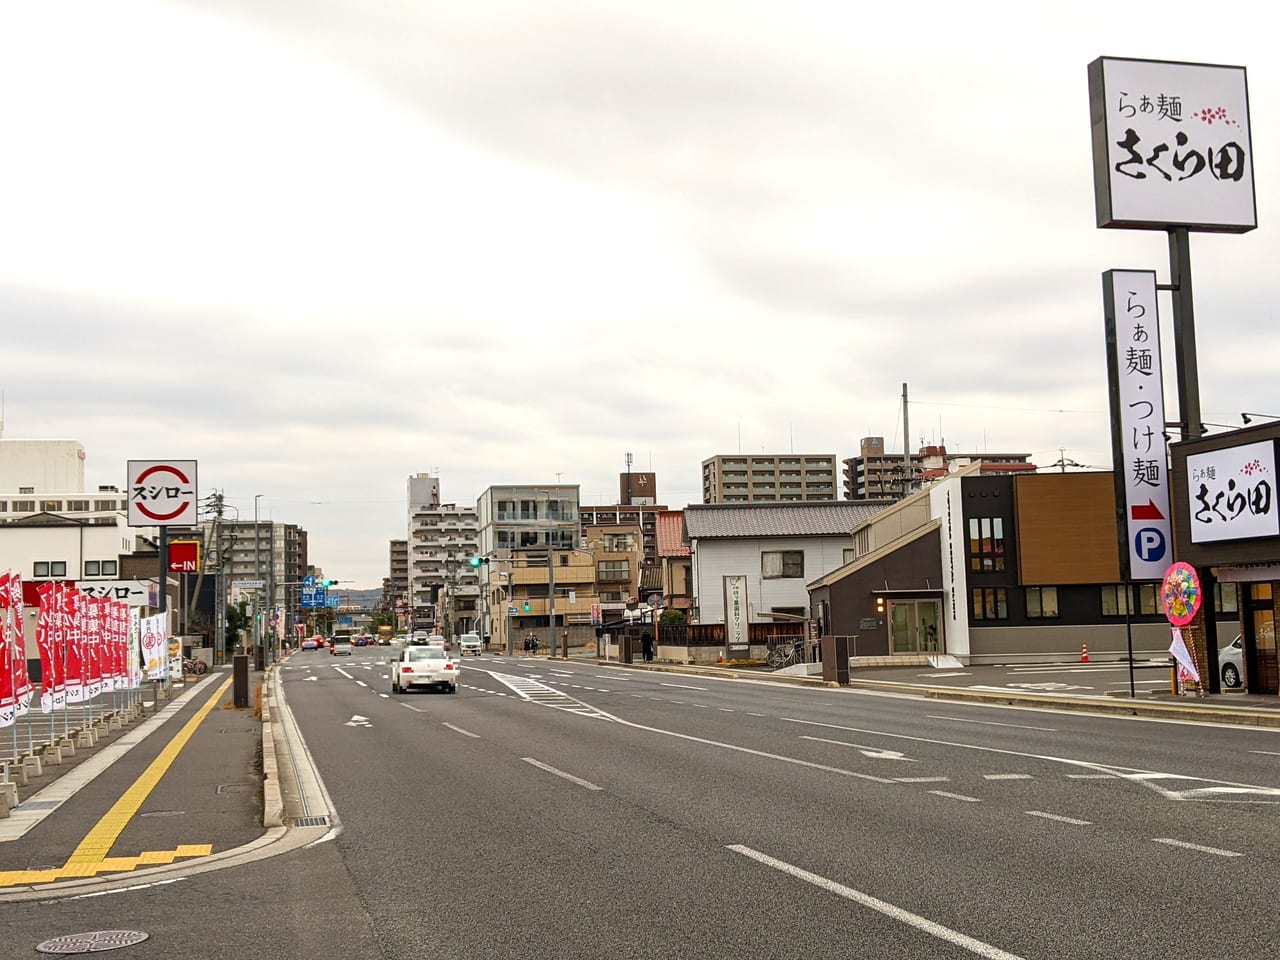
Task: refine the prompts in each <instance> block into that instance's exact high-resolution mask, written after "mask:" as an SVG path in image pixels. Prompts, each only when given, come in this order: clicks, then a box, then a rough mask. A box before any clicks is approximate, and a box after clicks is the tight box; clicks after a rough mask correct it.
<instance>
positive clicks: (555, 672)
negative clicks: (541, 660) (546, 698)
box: [547, 670, 577, 677]
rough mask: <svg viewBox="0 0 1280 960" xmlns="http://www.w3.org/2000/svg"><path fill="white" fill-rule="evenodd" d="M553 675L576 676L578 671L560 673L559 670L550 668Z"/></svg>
mask: <svg viewBox="0 0 1280 960" xmlns="http://www.w3.org/2000/svg"><path fill="white" fill-rule="evenodd" d="M547 672H548V673H550V674H551V675H552V676H553V677H576V676H577V674H576V673H560V672H559V671H558V670H548V671H547Z"/></svg>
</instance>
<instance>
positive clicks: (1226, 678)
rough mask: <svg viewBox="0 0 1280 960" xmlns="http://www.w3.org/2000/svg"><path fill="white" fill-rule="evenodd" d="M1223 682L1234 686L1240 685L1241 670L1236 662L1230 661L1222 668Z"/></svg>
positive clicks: (1228, 685) (1224, 684)
mask: <svg viewBox="0 0 1280 960" xmlns="http://www.w3.org/2000/svg"><path fill="white" fill-rule="evenodd" d="M1222 683H1223V686H1227V687H1232V688H1235V687H1238V686H1240V671H1239V670H1237V669H1236V665H1235V664H1234V663H1228V664H1227V665H1226V666H1224V667H1223V668H1222Z"/></svg>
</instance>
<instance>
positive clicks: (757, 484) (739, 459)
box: [702, 453, 837, 503]
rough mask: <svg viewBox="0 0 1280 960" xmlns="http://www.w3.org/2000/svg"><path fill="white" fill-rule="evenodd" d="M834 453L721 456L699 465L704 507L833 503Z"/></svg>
mask: <svg viewBox="0 0 1280 960" xmlns="http://www.w3.org/2000/svg"><path fill="white" fill-rule="evenodd" d="M836 493H837V487H836V455H835V454H834V453H818V454H802V453H778V454H770V453H761V454H752V455H745V454H736V455H732V456H730V455H728V454H721V455H717V456H714V457H711V458H710V459H707V460H703V461H702V502H703V503H778V502H788V501H809V500H835V499H837V497H836Z"/></svg>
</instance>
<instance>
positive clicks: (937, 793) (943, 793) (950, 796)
mask: <svg viewBox="0 0 1280 960" xmlns="http://www.w3.org/2000/svg"><path fill="white" fill-rule="evenodd" d="M929 792H930V793H932V794H933V795H934V796H935V797H946V798H947V799H948V800H963V801H964V802H965V803H981V802H982V801H981V800H979V799H978V798H977V797H966V796H965V795H964V794H963V793H947V791H945V790H930V791H929Z"/></svg>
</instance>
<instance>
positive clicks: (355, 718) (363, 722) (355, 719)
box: [343, 713, 373, 727]
mask: <svg viewBox="0 0 1280 960" xmlns="http://www.w3.org/2000/svg"><path fill="white" fill-rule="evenodd" d="M343 726H344V727H372V726H373V724H372V723H370V722H369V718H368V717H362V716H360V714H358V713H353V714H352V715H351V719H350V720H348V721H347V722H346V723H344V724H343Z"/></svg>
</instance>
